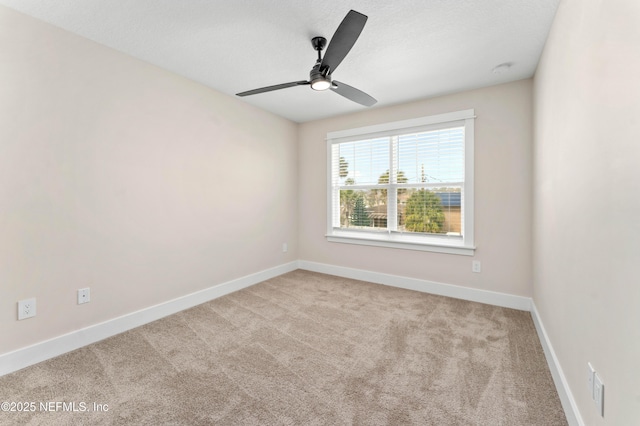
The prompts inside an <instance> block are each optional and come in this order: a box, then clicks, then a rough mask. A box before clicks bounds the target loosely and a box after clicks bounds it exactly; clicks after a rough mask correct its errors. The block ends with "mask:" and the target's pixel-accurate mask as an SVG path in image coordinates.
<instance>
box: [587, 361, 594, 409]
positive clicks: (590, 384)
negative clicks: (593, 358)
mask: <svg viewBox="0 0 640 426" xmlns="http://www.w3.org/2000/svg"><path fill="white" fill-rule="evenodd" d="M595 374H596V370H594V368H593V367H592V366H591V363H590V362H588V363H587V389H588V390H589V396H590V397H591V399H594V400H595V396H594V394H593V376H594V375H595Z"/></svg>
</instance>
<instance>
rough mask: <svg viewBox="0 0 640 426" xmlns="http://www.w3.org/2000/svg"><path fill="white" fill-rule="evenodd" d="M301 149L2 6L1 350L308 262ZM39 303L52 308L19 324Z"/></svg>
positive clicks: (166, 79) (157, 74) (217, 103)
mask: <svg viewBox="0 0 640 426" xmlns="http://www.w3.org/2000/svg"><path fill="white" fill-rule="evenodd" d="M248 123H250V125H247V124H248ZM296 141H297V126H296V124H295V123H292V122H289V121H287V120H284V119H282V118H279V117H276V116H274V115H271V114H269V113H266V112H264V111H260V110H258V109H256V108H253V107H251V106H249V105H247V104H246V103H243V102H240V101H238V100H236V99H234V98H231V97H229V96H226V95H222V94H220V93H217V92H214V91H212V90H210V89H207V88H206V87H204V86H201V85H198V84H196V83H194V82H191V81H189V80H186V79H183V78H180V77H177V76H176V75H173V74H171V73H169V72H166V71H163V70H160V69H158V68H156V67H153V66H150V65H148V64H145V63H143V62H140V61H138V60H134V59H132V58H130V57H128V56H125V55H123V54H120V53H118V52H115V51H113V50H111V49H108V48H106V47H103V46H100V45H98V44H95V43H93V42H91V41H88V40H86V39H83V38H80V37H77V36H74V35H71V34H70V33H67V32H64V31H61V30H59V29H56V28H54V27H51V26H49V25H47V24H44V23H42V22H39V21H36V20H34V19H31V18H28V17H25V16H24V15H21V14H18V13H16V12H13V11H11V10H10V9H7V8H4V7H0V330H1V333H0V354H1V353H5V352H7V351H10V350H13V349H17V348H20V347H24V346H26V345H29V344H32V343H35V342H40V341H42V340H45V339H48V338H52V337H55V336H58V335H60V334H63V333H66V332H69V331H72V330H77V329H80V328H83V327H86V326H88V325H91V324H95V323H98V322H101V321H105V320H108V319H111V318H114V317H117V316H120V315H122V314H125V313H130V312H133V311H136V310H139V309H142V308H144V307H147V306H151V305H154V304H157V303H160V302H164V301H167V300H171V299H173V298H176V297H179V296H182V295H185V294H188V293H191V292H194V291H197V290H200V289H203V288H207V287H210V286H213V285H215V284H218V283H221V282H225V281H228V280H230V279H233V278H237V277H240V276H244V275H247V274H251V273H254V272H257V271H260V270H264V269H266V268H269V267H273V266H276V265H281V264H283V263H286V262H290V261H293V260H295V259H297V258H298V253H297V248H296V241H297V239H296V232H297V224H296V220H297V216H296V210H297V195H296V194H297V182H296V178H297V148H296ZM283 242H288V243H289V251H288V253H286V254H284V253H282V243H283ZM87 286H89V287H91V296H92V301H91V303H89V304H86V305H81V306H78V305H77V304H76V290H77V289H78V288H81V287H87ZM28 297H36V298H37V303H38V305H37V307H38V315H37V316H36V317H35V318H32V319H28V320H25V321H17V319H16V302H17V301H18V300H20V299H24V298H28Z"/></svg>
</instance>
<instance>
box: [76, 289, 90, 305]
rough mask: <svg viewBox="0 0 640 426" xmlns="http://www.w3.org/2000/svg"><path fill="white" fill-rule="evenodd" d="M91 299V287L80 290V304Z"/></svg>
mask: <svg viewBox="0 0 640 426" xmlns="http://www.w3.org/2000/svg"><path fill="white" fill-rule="evenodd" d="M90 300H91V289H89V287H87V288H81V289H79V290H78V305H82V304H83V303H88V302H89V301H90Z"/></svg>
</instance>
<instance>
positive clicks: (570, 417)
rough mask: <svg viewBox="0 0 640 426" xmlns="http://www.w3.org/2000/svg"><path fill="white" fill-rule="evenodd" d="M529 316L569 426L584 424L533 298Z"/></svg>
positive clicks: (582, 425) (581, 425)
mask: <svg viewBox="0 0 640 426" xmlns="http://www.w3.org/2000/svg"><path fill="white" fill-rule="evenodd" d="M531 317H532V318H533V324H534V325H535V326H536V330H537V332H538V338H539V339H540V344H542V349H543V350H544V355H545V357H546V358H547V364H548V365H549V370H550V371H551V377H553V382H554V383H555V385H556V390H557V391H558V396H559V397H560V403H561V404H562V409H563V410H564V414H565V416H566V417H567V422H568V423H569V425H571V426H584V424H585V423H584V421H583V420H582V416H580V410H578V404H576V400H575V398H574V397H573V394H572V393H571V388H570V387H569V382H568V381H567V378H566V377H565V375H564V372H563V371H562V367H561V366H560V361H558V358H557V357H556V353H555V351H554V350H553V346H552V345H551V340H549V336H548V335H547V332H546V330H545V328H544V325H543V324H542V319H541V318H540V314H539V313H538V309H536V304H535V303H534V302H533V300H532V301H531Z"/></svg>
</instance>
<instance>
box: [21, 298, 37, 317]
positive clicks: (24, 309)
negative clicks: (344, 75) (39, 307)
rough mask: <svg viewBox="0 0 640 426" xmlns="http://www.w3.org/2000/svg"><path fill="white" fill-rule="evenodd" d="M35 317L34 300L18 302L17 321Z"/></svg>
mask: <svg viewBox="0 0 640 426" xmlns="http://www.w3.org/2000/svg"><path fill="white" fill-rule="evenodd" d="M35 316H36V298H35V297H33V298H31V299H24V300H21V301H19V302H18V320H23V319H27V318H31V317H35Z"/></svg>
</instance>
